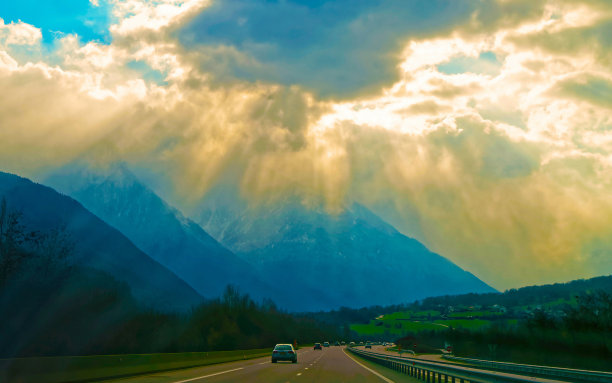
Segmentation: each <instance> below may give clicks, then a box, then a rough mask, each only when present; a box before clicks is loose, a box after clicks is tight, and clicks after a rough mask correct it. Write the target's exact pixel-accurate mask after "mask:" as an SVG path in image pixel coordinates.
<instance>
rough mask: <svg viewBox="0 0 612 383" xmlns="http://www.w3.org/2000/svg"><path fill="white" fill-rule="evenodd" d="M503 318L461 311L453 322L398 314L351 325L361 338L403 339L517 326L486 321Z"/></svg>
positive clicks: (429, 313) (431, 313)
mask: <svg viewBox="0 0 612 383" xmlns="http://www.w3.org/2000/svg"><path fill="white" fill-rule="evenodd" d="M500 315H502V314H501V313H498V312H495V311H486V310H484V311H482V310H480V311H461V312H454V313H451V314H449V315H448V317H449V318H450V319H443V318H442V317H441V313H440V312H439V311H436V310H425V311H398V312H394V313H391V314H386V315H384V316H380V317H378V318H377V319H373V320H371V321H370V322H369V323H367V324H351V326H350V328H351V330H352V331H355V332H356V333H357V334H358V335H360V336H378V335H381V336H382V335H392V336H403V335H406V334H408V333H417V332H419V331H423V330H446V329H448V328H449V327H453V328H466V329H478V328H483V327H486V326H489V325H490V324H491V323H494V322H499V323H502V322H503V323H504V324H509V325H514V324H516V320H515V319H500V320H499V321H498V320H495V321H492V320H490V319H483V318H491V317H496V316H500ZM467 317H472V319H465V318H467ZM454 318H456V319H454Z"/></svg>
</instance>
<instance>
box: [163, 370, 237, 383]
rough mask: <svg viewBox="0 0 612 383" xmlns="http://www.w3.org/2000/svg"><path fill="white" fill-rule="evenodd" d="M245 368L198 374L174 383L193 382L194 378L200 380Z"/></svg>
mask: <svg viewBox="0 0 612 383" xmlns="http://www.w3.org/2000/svg"><path fill="white" fill-rule="evenodd" d="M243 369H244V367H239V368H234V369H233V370H227V371H221V372H216V373H214V374H209V375H204V376H198V377H197V378H191V379H185V380H179V381H178V382H174V383H185V382H191V381H192V380H198V379H205V378H210V377H211V376H216V375H221V374H227V373H228V372H232V371H238V370H243Z"/></svg>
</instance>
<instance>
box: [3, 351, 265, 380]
mask: <svg viewBox="0 0 612 383" xmlns="http://www.w3.org/2000/svg"><path fill="white" fill-rule="evenodd" d="M271 350H272V347H269V348H262V349H254V350H236V351H211V352H185V353H168V354H125V355H93V356H53V357H33V358H14V359H0V382H15V383H30V382H32V383H39V382H46V383H56V382H88V381H96V380H102V379H110V378H117V377H123V376H131V375H140V374H145V373H153V372H160V371H167V370H177V369H182V368H189V367H198V366H205V365H209V364H217V363H226V362H232V361H237V360H245V359H253V358H258V357H262V356H268V355H270V353H271Z"/></svg>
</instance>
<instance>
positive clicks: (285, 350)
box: [272, 344, 297, 363]
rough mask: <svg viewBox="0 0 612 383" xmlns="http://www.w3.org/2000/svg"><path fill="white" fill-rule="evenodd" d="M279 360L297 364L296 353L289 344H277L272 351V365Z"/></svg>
mask: <svg viewBox="0 0 612 383" xmlns="http://www.w3.org/2000/svg"><path fill="white" fill-rule="evenodd" d="M279 360H290V361H291V362H292V363H297V352H296V351H295V350H294V349H293V345H291V344H277V345H276V346H275V347H274V350H272V363H276V362H277V361H279Z"/></svg>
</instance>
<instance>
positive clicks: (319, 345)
mask: <svg viewBox="0 0 612 383" xmlns="http://www.w3.org/2000/svg"><path fill="white" fill-rule="evenodd" d="M314 350H323V347H321V343H315V344H314Z"/></svg>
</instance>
